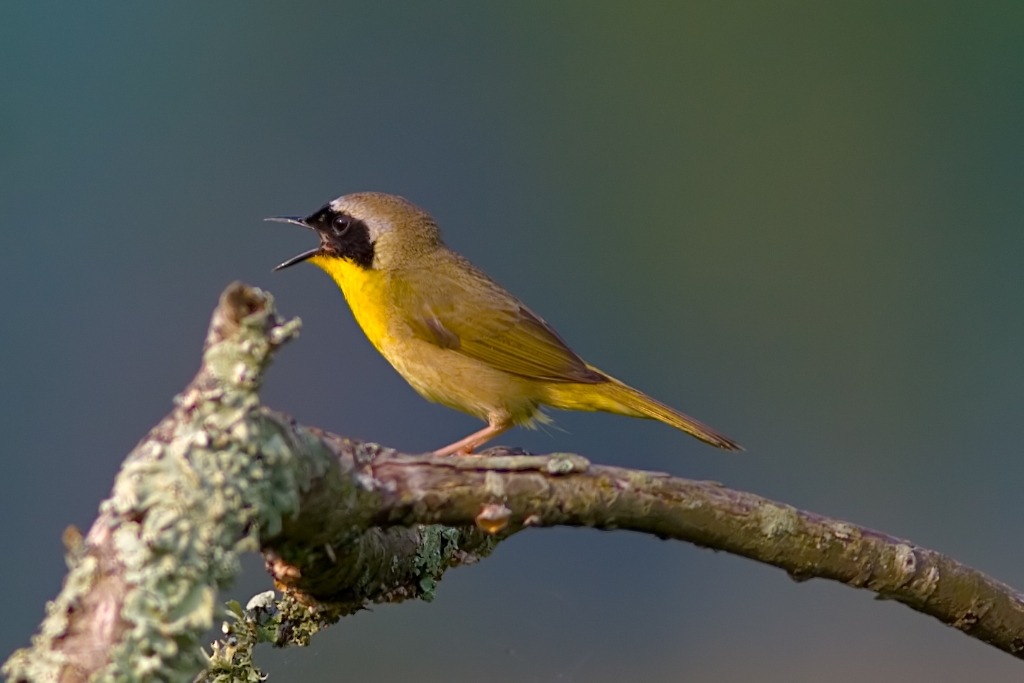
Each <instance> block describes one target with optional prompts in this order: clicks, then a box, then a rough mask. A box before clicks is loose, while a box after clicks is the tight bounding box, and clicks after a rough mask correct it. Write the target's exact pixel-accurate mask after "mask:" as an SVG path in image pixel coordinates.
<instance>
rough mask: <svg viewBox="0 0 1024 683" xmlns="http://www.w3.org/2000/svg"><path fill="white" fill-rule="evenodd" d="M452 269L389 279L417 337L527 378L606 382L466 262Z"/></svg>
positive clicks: (399, 307)
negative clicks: (450, 270)
mask: <svg viewBox="0 0 1024 683" xmlns="http://www.w3.org/2000/svg"><path fill="white" fill-rule="evenodd" d="M457 265H458V266H459V267H458V268H457V269H452V270H454V271H455V272H454V273H453V274H445V273H443V272H440V271H442V270H449V269H447V268H445V269H440V268H435V269H431V270H430V271H429V272H425V271H424V272H415V271H406V272H403V273H395V274H393V276H392V277H394V286H393V287H392V288H391V289H392V292H393V293H394V296H395V298H396V301H395V303H396V308H397V310H399V311H402V312H403V313H404V314H405V315H406V316H407V320H406V322H407V323H408V324H409V328H410V329H411V330H412V333H413V334H414V335H415V336H416V337H418V338H420V339H423V340H425V341H427V342H430V343H431V344H435V345H436V346H439V347H441V348H444V349H452V350H454V351H456V352H458V353H461V354H464V355H466V356H468V357H470V358H474V359H476V360H479V361H481V362H484V363H487V364H488V365H490V366H492V367H494V368H497V369H499V370H503V371H505V372H508V373H511V374H514V375H520V376H523V377H528V378H531V379H537V380H544V381H548V382H571V383H582V384H598V383H601V382H607V381H608V378H607V377H605V376H604V375H602V374H601V373H600V372H598V371H596V370H594V369H592V368H590V367H589V366H588V365H587V364H586V363H585V362H583V359H582V358H580V357H579V356H577V355H576V353H575V352H573V350H572V349H570V348H569V346H568V345H567V344H566V343H565V341H563V340H562V338H561V337H560V336H558V333H557V332H555V331H554V329H552V328H551V326H550V325H548V324H547V323H546V322H544V320H542V319H541V318H540V317H539V316H538V315H537V314H535V313H534V312H533V311H531V310H530V309H528V308H527V307H526V306H525V305H524V304H523V303H522V302H520V301H519V300H518V299H516V298H515V297H514V296H512V295H511V294H510V293H508V292H507V291H505V290H504V289H503V288H502V287H501V285H499V284H497V283H496V282H494V281H493V280H491V279H490V278H489V277H487V275H485V274H484V273H483V272H482V271H480V270H478V269H477V268H475V267H474V266H472V265H471V264H470V263H469V262H468V261H464V260H462V259H460V262H459V263H458V264H457ZM412 283H416V284H415V286H413V284H412Z"/></svg>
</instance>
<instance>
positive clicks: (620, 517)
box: [4, 283, 1024, 682]
mask: <svg viewBox="0 0 1024 683" xmlns="http://www.w3.org/2000/svg"><path fill="white" fill-rule="evenodd" d="M298 328H299V322H298V321H297V320H291V321H284V320H282V319H280V318H279V317H278V316H277V314H276V312H275V310H274V306H273V300H272V298H271V297H270V295H269V294H266V293H264V292H262V291H260V290H258V289H254V288H250V287H247V286H245V285H241V284H239V283H235V284H234V285H232V286H230V287H229V288H228V289H227V290H226V291H225V292H224V294H223V295H222V296H221V300H220V304H219V305H218V307H217V309H216V310H215V312H214V315H213V319H212V321H211V325H210V332H209V334H208V336H207V340H206V345H205V348H204V353H203V363H202V366H201V368H200V370H199V373H198V374H197V375H196V378H195V379H194V380H193V381H192V382H191V383H190V384H189V386H188V387H187V388H186V389H185V391H184V392H183V393H182V394H181V395H180V396H178V397H177V398H176V400H175V403H176V406H175V409H174V410H173V411H172V413H171V414H170V415H169V416H168V417H167V418H165V419H164V420H163V421H162V422H161V423H160V424H159V425H158V426H157V427H156V428H154V430H153V431H152V432H151V433H150V434H149V435H148V436H147V437H146V438H145V439H143V440H142V441H141V442H140V443H139V445H138V446H137V447H136V448H135V449H134V450H133V451H132V453H131V454H130V455H129V456H128V458H127V460H126V461H125V464H124V466H123V467H122V469H121V472H120V473H119V475H118V477H117V480H116V482H115V485H114V490H113V492H112V494H111V497H110V498H108V499H107V500H106V501H104V502H103V504H102V505H101V507H100V514H99V516H98V518H97V520H96V521H95V523H94V524H93V526H92V528H91V529H90V531H89V533H88V534H87V535H86V536H85V538H82V537H81V536H80V535H79V534H77V532H75V531H74V530H69V532H68V533H67V534H66V535H65V542H66V544H67V546H68V566H69V572H68V576H67V578H66V579H65V582H64V587H63V589H62V591H61V593H60V595H59V596H58V597H57V599H56V600H55V601H54V602H52V603H50V605H49V607H48V611H47V617H46V619H45V621H44V622H43V625H42V627H41V630H40V633H39V634H38V635H37V636H35V637H34V638H33V642H32V646H31V647H29V648H25V649H23V650H19V651H17V652H15V653H14V654H13V655H12V656H11V657H10V659H9V660H8V661H7V663H6V664H5V665H4V674H5V675H6V676H7V678H8V680H10V681H61V682H73V681H87V680H118V681H149V680H161V681H183V682H184V681H192V680H194V679H195V678H196V676H197V674H199V673H200V672H202V671H203V670H205V671H206V673H205V680H209V681H229V680H258V676H259V674H258V672H257V671H256V669H255V668H254V667H253V666H252V662H251V649H252V647H253V646H254V645H255V644H256V643H257V642H262V641H270V642H274V643H276V644H278V645H287V644H292V643H299V644H304V643H306V642H308V640H309V638H310V637H311V636H312V635H313V634H314V633H315V632H316V631H317V630H319V629H320V628H323V627H324V626H326V625H328V624H330V623H333V621H335V620H337V619H338V618H340V617H342V616H344V615H346V614H350V613H352V612H354V611H356V610H359V609H362V608H364V607H366V606H367V605H370V604H373V603H379V602H397V601H401V600H405V599H410V598H420V599H426V600H430V599H432V598H433V595H434V589H435V586H436V584H437V582H438V581H439V580H440V579H441V578H442V575H443V573H444V572H445V571H446V570H447V569H448V568H450V567H453V566H458V565H464V564H470V563H473V562H476V561H478V560H479V559H481V558H483V557H486V556H487V555H488V554H489V553H490V552H491V550H492V549H493V548H494V546H495V545H496V544H497V543H499V542H500V541H501V540H503V539H504V538H507V537H508V536H510V535H511V534H513V533H517V532H519V531H521V530H523V529H526V528H528V527H547V526H588V527H594V528H599V529H607V530H611V529H624V530H631V531H638V532H642V533H648V534H652V535H654V536H657V537H659V538H672V539H677V540H681V541H687V542H690V543H694V544H696V545H699V546H702V547H708V548H713V549H716V550H723V551H726V552H730V553H734V554H737V555H742V556H743V557H747V558H750V559H753V560H757V561H759V562H763V563H766V564H770V565H773V566H776V567H779V568H781V569H783V570H785V571H786V572H788V573H789V575H790V576H792V577H793V578H794V579H796V580H800V581H802V580H806V579H810V578H816V577H817V578H825V579H831V580H835V581H840V582H842V583H845V584H847V585H850V586H854V587H857V588H865V589H868V590H871V591H874V592H875V593H877V594H878V595H879V596H880V597H883V598H888V599H893V600H898V601H900V602H902V603H904V604H906V605H908V606H909V607H911V608H912V609H915V610H917V611H919V612H922V613H924V614H928V615H931V616H933V617H935V618H937V619H939V620H940V621H942V622H943V623H946V624H948V625H950V626H953V627H955V628H957V629H959V630H961V631H962V632H964V633H965V634H967V635H969V636H971V637H974V638H978V639H979V640H982V641H984V642H986V643H989V644H990V645H993V646H994V647H997V648H999V649H1001V650H1003V651H1005V652H1008V653H1010V654H1012V655H1014V656H1016V657H1018V658H1024V596H1022V595H1021V594H1020V593H1018V592H1017V591H1015V590H1014V589H1012V588H1010V587H1009V586H1006V585H1005V584H1002V583H1000V582H998V581H996V580H994V579H992V578H990V577H988V576H986V575H985V574H983V573H982V572H979V571H977V570H975V569H972V568H970V567H967V566H965V565H962V564H960V563H958V562H956V561H955V560H953V559H951V558H949V557H947V556H945V555H942V554H941V553H937V552H935V551H932V550H928V549H926V548H921V547H919V546H916V545H914V544H913V543H910V542H909V541H904V540H901V539H898V538H894V537H892V536H889V535H887V534H883V533H880V532H876V531H871V530H869V529H865V528H862V527H859V526H856V525H854V524H850V523H848V522H843V521H839V520H834V519H829V518H827V517H823V516H821V515H816V514H814V513H810V512H803V511H800V510H797V509H795V508H793V507H791V506H789V505H785V504H782V503H777V502H774V501H771V500H768V499H765V498H761V497H760V496H756V495H754V494H751V493H744V492H740V491H733V490H730V489H727V488H725V487H723V486H721V485H720V484H717V483H714V482H700V481H690V480H686V479H680V478H677V477H671V476H668V475H666V474H660V473H655V472H642V471H637V470H630V469H623V468H617V467H603V466H597V465H593V464H591V463H590V462H589V461H587V460H586V459H585V458H582V457H580V456H578V455H571V454H552V455H546V456H532V455H526V454H522V453H519V452H514V451H509V450H507V449H500V448H499V449H490V450H489V451H486V452H485V453H483V454H481V455H476V456H466V457H437V456H432V455H419V456H416V455H406V454H401V453H398V452H396V451H394V450H391V449H387V448H383V447H380V446H377V445H375V444H368V443H360V442H357V441H353V440H349V439H346V438H343V437H339V436H335V435H332V434H328V433H326V432H323V431H321V430H318V429H315V428H309V427H302V426H300V425H298V424H296V423H295V422H294V421H293V420H292V419H291V418H289V417H288V416H286V415H283V414H281V413H277V412H274V411H271V410H268V409H266V408H263V407H261V406H260V405H259V400H258V397H257V393H256V392H257V390H258V388H259V384H260V381H261V378H262V376H263V372H264V371H265V369H266V367H267V366H268V364H269V362H270V360H271V357H272V355H273V352H274V351H275V350H276V349H277V348H278V347H279V346H280V345H281V344H283V343H284V342H286V341H287V340H288V339H290V338H292V337H294V336H295V335H296V334H297V331H298ZM256 549H262V551H263V553H264V556H265V558H266V560H267V568H268V571H270V573H271V574H272V576H273V577H274V579H275V581H276V583H277V585H278V587H279V588H280V589H281V590H283V591H284V593H285V595H284V598H283V599H281V600H274V599H271V597H270V596H258V599H254V600H253V601H252V602H251V603H250V605H249V606H248V607H247V608H246V609H244V610H243V609H242V608H241V606H240V605H230V606H229V608H228V610H227V611H225V610H224V609H223V608H220V607H218V604H217V599H216V596H217V591H218V590H219V589H220V588H221V587H223V586H224V585H225V584H226V583H227V582H229V581H230V580H231V579H232V578H233V577H234V576H235V575H236V574H237V572H238V567H239V565H238V555H239V553H241V552H245V551H248V550H256ZM225 614H227V615H228V616H231V617H232V619H233V622H232V623H230V624H226V626H225V631H226V637H225V638H224V639H223V640H221V641H219V642H218V643H215V644H214V646H213V650H212V655H211V656H209V657H208V656H207V655H205V654H204V653H203V651H202V649H201V640H200V639H201V637H202V635H203V633H204V632H205V631H206V630H208V629H209V628H210V627H211V626H212V625H213V623H214V621H215V619H217V618H218V617H221V616H224V615H225Z"/></svg>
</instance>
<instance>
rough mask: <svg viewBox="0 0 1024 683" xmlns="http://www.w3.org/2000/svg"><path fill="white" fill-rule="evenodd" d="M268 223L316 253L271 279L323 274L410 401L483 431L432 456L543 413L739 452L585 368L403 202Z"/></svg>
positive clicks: (368, 202) (336, 208)
mask: <svg viewBox="0 0 1024 683" xmlns="http://www.w3.org/2000/svg"><path fill="white" fill-rule="evenodd" d="M267 220H272V221H280V222H285V223H295V224H296V225H301V226H303V227H305V228H309V229H311V230H314V231H316V233H317V235H318V236H319V237H320V246H318V247H317V248H315V249H310V250H309V251H307V252H304V253H302V254H299V255H298V256H296V257H294V258H291V259H289V260H287V261H285V262H284V263H282V264H281V265H279V266H277V267H276V268H275V269H274V270H281V269H282V268H287V267H289V266H294V265H295V264H296V263H301V262H303V261H309V262H311V263H313V264H314V265H316V266H319V267H320V268H322V269H323V270H324V271H326V272H327V274H328V275H330V276H331V277H332V278H333V279H334V282H335V283H337V285H338V287H340V288H341V291H342V292H343V293H344V295H345V299H346V300H347V301H348V304H349V306H350V307H351V308H352V313H353V315H354V316H355V319H356V321H357V322H358V323H359V326H360V327H362V329H363V332H365V333H366V336H367V337H368V338H369V339H370V342H371V343H372V344H373V345H374V346H375V347H376V348H377V350H378V351H380V353H381V354H382V355H383V356H384V357H385V358H386V359H387V360H388V362H389V363H391V365H392V366H394V368H395V370H397V371H398V373H399V374H400V375H402V377H404V378H405V380H406V381H407V382H409V384H411V385H412V387H413V388H414V389H415V390H416V391H418V392H419V393H420V394H421V395H422V396H423V397H424V398H426V399H428V400H430V401H436V402H438V403H442V404H444V405H446V406H449V407H451V408H456V409H458V410H461V411H463V412H466V413H469V414H470V415H475V416H476V417H479V418H480V419H482V420H485V421H486V422H487V426H486V427H485V428H483V429H481V430H480V431H478V432H475V433H473V434H470V435H469V436H467V437H466V438H464V439H460V440H459V441H456V442H455V443H453V444H451V445H449V446H445V447H444V448H440V449H438V450H436V451H434V453H435V454H437V455H451V454H456V453H462V454H465V453H472V452H473V449H475V448H477V447H478V446H480V445H481V444H483V443H485V442H487V441H489V440H490V439H493V438H494V437H496V436H497V435H499V434H501V433H502V432H504V431H506V430H508V429H510V428H511V427H513V426H515V425H527V426H529V425H532V424H533V423H534V421H545V420H546V419H547V418H546V417H545V416H544V415H543V414H542V413H541V412H540V407H541V406H542V405H548V406H552V407H554V408H560V409H562V410H591V411H592V410H602V411H605V412H609V413H616V414H618V415H627V416H629V417H644V418H652V419H655V420H660V421H662V422H664V423H666V424H669V425H672V426H673V427H675V428H677V429H681V430H683V431H684V432H687V433H688V434H692V435H693V436H695V437H697V438H698V439H700V440H702V441H706V442H707V443H709V444H711V445H712V446H717V447H718V448H724V449H726V450H732V451H735V450H741V448H740V446H739V445H737V444H736V443H735V442H734V441H732V440H731V439H729V438H728V437H726V436H724V435H722V434H720V433H718V432H716V431H715V430H713V429H711V428H710V427H708V426H706V425H703V424H701V423H700V422H698V421H697V420H694V419H693V418H692V417H689V416H688V415H684V414H682V413H680V412H679V411H677V410H675V409H673V408H670V407H669V406H667V405H665V404H664V403H660V402H658V401H656V400H654V399H653V398H651V397H650V396H647V395H646V394H643V393H642V392H640V391H637V390H636V389H634V388H632V387H630V386H627V385H625V384H623V383H622V382H620V381H619V380H617V379H615V378H613V377H611V376H609V375H606V374H605V373H603V372H601V371H600V370H598V369H597V368H595V367H593V366H592V365H588V364H587V363H585V362H584V361H583V359H582V358H580V357H579V356H577V355H576V354H575V353H574V352H573V351H572V349H570V348H569V346H568V345H567V344H566V343H565V342H564V341H563V340H562V338H561V337H560V336H558V333H557V332H555V331H554V329H552V328H551V326H550V325H548V324H547V323H546V322H544V321H543V320H542V319H541V318H540V317H539V316H538V315H537V314H535V313H534V312H533V311H531V310H530V309H529V308H527V307H526V306H525V305H523V303H522V302H520V301H519V300H518V299H517V298H515V297H514V296H512V295H511V294H510V293H508V292H507V291H505V289H503V288H502V287H501V286H500V285H499V284H497V283H496V282H494V280H492V279H491V278H489V277H487V275H485V274H484V273H483V272H482V271H481V270H479V269H478V268H476V267H475V266H473V265H472V264H471V263H470V262H469V261H467V260H466V259H464V258H463V257H462V256H459V255H458V254H456V253H455V252H454V251H452V250H451V249H449V248H448V247H447V246H445V244H444V242H442V241H441V231H440V229H439V228H438V227H437V223H435V222H434V219H433V218H431V217H430V214H428V213H427V212H426V211H424V210H422V209H420V208H419V207H417V206H414V205H413V204H412V203H410V202H408V201H406V200H405V199H403V198H401V197H395V196H393V195H388V194H382V193H379V192H360V193H358V194H350V195H346V196H344V197H339V198H338V199H335V200H334V201H332V202H330V203H329V204H327V205H326V206H324V207H323V208H321V209H319V210H317V211H316V212H314V213H312V214H310V215H309V216H306V217H305V218H298V217H286V216H280V217H276V218H268V219H267Z"/></svg>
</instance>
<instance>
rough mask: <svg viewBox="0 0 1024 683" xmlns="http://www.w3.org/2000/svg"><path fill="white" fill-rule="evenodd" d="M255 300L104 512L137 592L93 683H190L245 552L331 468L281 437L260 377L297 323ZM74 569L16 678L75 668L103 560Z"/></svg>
mask: <svg viewBox="0 0 1024 683" xmlns="http://www.w3.org/2000/svg"><path fill="white" fill-rule="evenodd" d="M256 295H257V296H259V297H264V299H263V302H264V303H263V305H262V306H261V307H259V309H258V310H256V312H254V313H252V314H250V315H248V316H247V317H245V318H243V319H242V321H241V324H240V326H238V327H237V328H235V329H232V331H231V333H230V334H228V335H227V338H226V339H223V340H215V343H213V344H211V345H210V346H209V347H208V348H207V349H206V351H205V353H204V359H203V360H204V372H205V373H206V375H207V378H206V381H202V382H197V383H195V384H194V385H193V386H192V387H191V388H190V389H189V390H187V391H186V392H185V393H184V394H182V395H181V396H179V397H178V398H177V399H176V402H177V404H178V406H179V408H178V410H177V411H176V412H175V413H174V414H173V415H172V416H171V417H170V418H168V420H166V421H165V422H164V423H163V424H162V425H160V426H159V427H158V428H157V429H156V430H154V432H153V433H152V434H150V436H149V437H148V438H147V439H146V440H144V441H143V442H142V443H141V444H140V445H139V446H138V447H137V448H136V449H135V450H134V451H133V452H132V453H131V454H130V455H129V456H128V458H127V460H126V461H125V463H124V466H123V467H122V469H121V472H120V473H119V475H118V477H117V480H116V482H115V485H114V490H113V493H112V495H111V497H110V498H109V499H107V500H106V501H104V502H103V504H102V505H101V507H100V512H101V517H100V520H101V521H100V522H98V524H99V523H102V522H103V520H107V523H108V524H109V526H108V528H107V532H108V533H109V534H111V538H112V540H113V544H114V548H115V549H116V553H117V560H118V562H119V563H120V564H121V565H122V566H123V568H124V576H123V578H124V581H125V583H126V584H127V593H126V594H125V596H124V600H123V604H122V610H121V614H120V616H121V619H122V622H123V624H124V625H125V631H124V634H123V636H122V638H121V640H120V643H119V644H117V645H116V646H115V647H114V648H113V650H112V651H111V652H110V656H109V662H110V663H109V665H108V666H106V668H105V669H103V670H102V671H101V672H99V674H98V675H97V676H96V677H95V679H94V680H99V681H110V682H113V681H117V682H125V683H127V682H133V681H146V680H162V681H181V682H182V683H187V682H188V681H191V680H192V679H193V678H194V677H195V675H196V673H197V672H199V671H200V670H201V669H203V668H204V667H205V666H206V664H207V659H206V656H205V655H204V654H203V653H202V649H201V647H200V638H201V637H202V635H203V633H204V632H205V631H207V630H208V629H209V628H210V627H211V626H212V625H213V623H214V620H215V618H216V617H217V613H218V611H219V610H218V609H217V607H216V594H217V590H218V589H219V588H221V587H223V586H225V585H226V584H228V583H229V582H230V581H231V580H232V579H233V578H234V577H235V575H236V574H237V573H238V571H239V558H238V555H239V553H241V552H244V551H251V550H256V549H257V548H258V537H257V534H258V532H259V531H260V530H263V531H264V532H266V533H274V532H275V531H276V530H279V529H280V528H281V520H282V517H283V516H284V515H288V514H290V513H292V512H293V511H294V510H295V509H296V508H297V505H298V496H299V493H300V491H299V489H300V480H301V479H304V478H305V477H306V476H308V474H309V473H310V472H309V471H310V470H320V469H323V468H325V467H326V466H327V465H326V463H321V464H315V465H312V466H311V465H310V464H309V463H308V462H304V463H302V464H301V465H299V464H297V463H296V462H295V460H296V457H295V456H294V455H293V452H292V449H291V448H289V446H288V443H287V439H286V437H285V436H284V435H282V434H281V433H280V431H279V430H280V428H279V427H278V426H277V425H276V424H275V423H272V422H271V421H268V420H266V419H264V418H263V417H262V414H261V411H260V407H259V400H258V398H257V396H256V394H255V390H256V389H257V388H258V381H259V378H260V376H261V373H262V370H263V368H264V367H265V366H266V364H267V363H268V362H269V360H270V355H271V353H272V352H273V350H274V349H275V348H276V346H277V345H278V344H280V343H283V342H284V341H286V340H287V339H289V338H291V337H293V336H295V334H296V332H297V331H298V328H299V321H298V320H297V319H296V320H292V321H289V322H285V323H283V324H280V323H276V317H275V316H274V308H273V301H272V299H271V297H270V296H269V295H267V294H263V293H261V292H258V290H256ZM223 305H224V304H223V302H222V307H223ZM272 323H274V324H273V327H271V324H272ZM268 327H271V330H272V331H271V332H270V333H269V338H270V339H271V340H272V342H268V340H267V338H268ZM211 379H212V381H211ZM307 457H308V456H307ZM325 457H326V455H325ZM100 532H102V529H100V530H99V531H98V530H97V529H96V528H95V527H94V529H93V531H92V532H90V537H91V536H92V535H93V534H96V533H100ZM69 565H70V567H69V569H70V571H69V574H68V578H67V580H66V582H65V585H64V588H63V590H62V592H61V594H60V596H59V597H58V598H57V600H56V601H54V602H53V603H50V605H49V608H48V616H47V618H46V620H45V622H44V623H43V626H42V629H41V632H40V634H39V635H38V636H36V637H35V638H34V639H33V647H32V648H28V649H25V650H21V651H19V652H17V653H15V654H14V655H13V656H12V657H11V658H10V659H9V660H8V662H7V663H6V665H5V666H4V674H5V675H6V676H7V677H8V679H9V680H12V681H23V680H24V681H44V680H56V678H57V675H58V673H59V672H60V670H61V668H62V667H63V666H64V665H65V663H66V655H63V654H60V648H55V647H53V643H54V641H56V640H58V639H60V638H61V637H62V636H65V634H66V633H67V627H68V614H70V613H71V612H72V611H73V610H74V609H75V607H76V605H78V604H79V603H80V600H81V598H82V596H84V595H85V594H86V593H87V592H88V591H89V590H90V588H91V587H92V586H93V585H94V583H95V581H96V579H97V577H96V559H95V558H94V557H91V556H89V555H88V554H83V555H82V556H80V557H70V558H69Z"/></svg>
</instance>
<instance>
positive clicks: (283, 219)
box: [264, 216, 320, 272]
mask: <svg viewBox="0 0 1024 683" xmlns="http://www.w3.org/2000/svg"><path fill="white" fill-rule="evenodd" d="M264 220H267V221H274V222H275V223H294V224H295V225H301V226H302V227H304V228H309V229H310V230H313V231H314V232H316V229H315V228H313V227H312V226H311V225H310V224H309V223H307V222H306V221H305V220H304V219H302V218H299V217H298V216H272V217H270V218H265V219H264ZM319 253H320V247H317V248H316V249H310V250H309V251H304V252H302V253H301V254H299V255H298V256H293V257H292V258H290V259H288V260H287V261H285V262H284V263H282V264H281V265H279V266H277V267H276V268H274V272H277V271H279V270H283V269H284V268H287V267H288V266H294V265H295V264H296V263H302V262H303V261H305V260H307V259H310V258H313V257H314V256H316V255H317V254H319Z"/></svg>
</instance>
